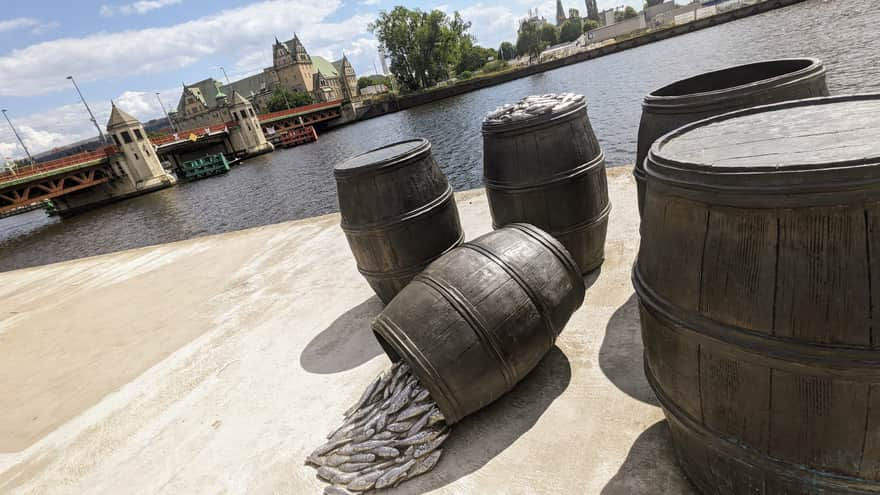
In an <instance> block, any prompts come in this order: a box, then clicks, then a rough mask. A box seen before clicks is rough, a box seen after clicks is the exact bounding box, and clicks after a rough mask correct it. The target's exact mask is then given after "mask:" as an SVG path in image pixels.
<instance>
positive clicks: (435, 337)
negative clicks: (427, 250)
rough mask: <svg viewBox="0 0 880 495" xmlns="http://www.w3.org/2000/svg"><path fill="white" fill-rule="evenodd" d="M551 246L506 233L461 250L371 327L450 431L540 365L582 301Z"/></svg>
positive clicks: (570, 270)
mask: <svg viewBox="0 0 880 495" xmlns="http://www.w3.org/2000/svg"><path fill="white" fill-rule="evenodd" d="M584 292H585V288H584V282H583V279H582V278H581V275H580V270H579V269H578V267H577V265H575V263H574V260H572V259H571V257H570V256H569V255H568V253H567V252H566V251H565V248H563V247H562V245H561V244H559V242H557V241H556V240H555V239H553V237H551V236H549V235H548V234H546V233H545V232H542V231H541V230H539V229H537V228H535V227H533V226H531V225H525V224H512V225H508V226H507V227H505V228H503V229H500V230H497V231H495V232H492V233H490V234H486V235H484V236H482V237H480V238H478V239H476V240H474V241H471V242H468V243H465V244H463V245H462V246H461V247H459V248H456V249H454V250H452V252H450V253H448V254H446V255H444V256H443V257H441V258H440V259H438V260H437V261H435V262H434V263H432V264H431V266H429V267H428V268H427V269H426V270H425V271H423V272H422V273H421V274H419V275H418V276H416V278H415V279H413V281H412V283H410V284H409V285H408V286H406V288H404V289H403V290H402V291H401V292H400V294H399V295H398V296H397V297H396V298H395V299H394V300H393V301H391V304H389V305H388V306H387V307H386V308H385V311H383V312H382V314H380V315H379V317H378V318H377V319H376V321H375V322H374V323H373V332H374V333H375V335H376V338H377V339H378V340H379V343H380V344H381V345H382V347H383V348H384V349H385V352H386V353H388V355H389V356H390V357H391V359H392V360H393V361H399V360H401V359H403V360H404V361H406V362H407V363H408V364H409V365H410V366H411V368H412V370H413V372H414V373H415V374H416V376H417V377H418V378H419V380H420V381H421V383H422V384H423V385H424V386H425V387H426V388H427V389H428V390H430V392H431V397H432V398H433V399H434V400H435V401H436V402H437V405H438V406H439V407H440V410H441V411H442V412H443V414H444V415H445V416H446V421H447V422H448V423H450V424H452V423H455V422H457V421H458V420H460V419H461V418H463V417H464V416H466V415H468V414H470V413H472V412H474V411H476V410H478V409H480V408H482V407H484V406H486V405H487V404H489V403H490V402H492V401H494V400H495V399H497V398H498V397H500V396H501V395H503V394H504V393H505V392H507V391H509V390H510V389H511V388H513V386H514V385H516V383H517V382H519V381H520V380H521V379H522V378H523V377H525V376H526V374H528V373H529V371H531V370H532V368H534V367H535V365H536V364H538V362H539V361H540V360H541V358H542V357H543V356H544V354H546V353H547V351H549V350H550V349H551V348H552V347H553V344H554V342H555V341H556V337H557V336H558V335H559V332H561V331H562V328H563V327H565V324H566V323H567V322H568V319H569V317H571V314H572V313H573V312H574V311H575V310H576V309H577V308H578V307H580V305H581V303H583V300H584Z"/></svg>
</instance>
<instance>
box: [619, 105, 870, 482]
mask: <svg viewBox="0 0 880 495" xmlns="http://www.w3.org/2000/svg"><path fill="white" fill-rule="evenodd" d="M708 142H711V146H707V144H706V143H708ZM878 143H880V95H864V96H846V97H835V98H815V99H808V100H799V101H794V102H787V103H780V104H776V105H769V106H762V107H755V108H751V109H747V110H742V111H739V112H735V113H728V114H724V115H721V116H717V117H712V118H710V119H706V120H702V121H700V122H696V123H694V124H691V125H689V126H685V127H683V128H680V129H678V130H676V131H673V132H671V133H669V134H667V135H665V136H663V137H662V138H660V139H659V140H657V142H655V143H654V146H653V148H652V149H651V152H650V154H649V155H648V159H647V161H646V162H645V163H646V165H647V166H646V168H645V171H646V173H647V178H648V188H647V194H646V198H645V199H646V203H645V206H646V208H645V214H644V221H643V223H642V243H641V249H640V251H639V258H638V261H637V263H636V267H635V269H634V272H633V285H634V287H635V290H636V293H637V294H638V296H639V302H640V305H641V317H642V335H643V337H644V340H645V374H646V375H647V377H648V381H649V383H650V384H651V386H652V387H653V389H654V391H655V392H656V393H657V397H658V399H659V400H660V403H661V404H662V406H663V409H664V410H665V412H666V417H667V419H668V420H669V426H670V429H671V431H672V441H673V443H674V444H675V446H676V449H675V450H676V454H677V455H678V457H679V460H680V464H681V466H682V467H683V468H684V469H685V471H686V472H687V475H688V478H690V479H691V480H692V481H693V482H694V483H695V484H696V485H697V486H698V487H699V488H700V489H701V490H702V491H703V493H707V494H708V493H711V494H717V495H738V494H744V493H749V494H756V495H776V494H783V493H786V494H787V493H815V494H819V493H822V494H832V493H833V494H865V493H880V435H878V432H880V348H878V342H880V341H878V337H877V335H878V333H877V330H875V329H874V328H875V325H874V322H877V321H880V299H878V297H877V295H878V293H880V289H878V288H880V257H878V253H880V144H878Z"/></svg>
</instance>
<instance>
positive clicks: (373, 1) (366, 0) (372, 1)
mask: <svg viewBox="0 0 880 495" xmlns="http://www.w3.org/2000/svg"><path fill="white" fill-rule="evenodd" d="M381 1H382V0H363V1H362V2H361V5H379V3H380V2H381Z"/></svg>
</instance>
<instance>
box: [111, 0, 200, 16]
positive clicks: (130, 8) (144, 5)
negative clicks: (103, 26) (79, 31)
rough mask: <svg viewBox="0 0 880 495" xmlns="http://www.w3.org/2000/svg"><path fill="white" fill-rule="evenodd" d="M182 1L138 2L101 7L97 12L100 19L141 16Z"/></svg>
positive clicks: (140, 0) (154, 0)
mask: <svg viewBox="0 0 880 495" xmlns="http://www.w3.org/2000/svg"><path fill="white" fill-rule="evenodd" d="M182 1H183V0H139V1H137V2H133V3H129V4H125V5H118V6H117V5H101V9H100V10H99V11H98V13H99V14H101V17H112V16H114V15H116V14H121V15H143V14H146V13H147V12H150V11H153V10H157V9H161V8H163V7H168V6H169V5H177V4H179V3H181V2H182Z"/></svg>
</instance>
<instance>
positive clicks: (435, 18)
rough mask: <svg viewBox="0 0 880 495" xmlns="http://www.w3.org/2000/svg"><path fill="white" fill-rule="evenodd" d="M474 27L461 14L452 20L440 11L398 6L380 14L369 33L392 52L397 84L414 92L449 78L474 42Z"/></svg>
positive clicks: (392, 69)
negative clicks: (465, 46) (464, 47)
mask: <svg viewBox="0 0 880 495" xmlns="http://www.w3.org/2000/svg"><path fill="white" fill-rule="evenodd" d="M470 26H471V24H470V23H469V22H465V21H464V20H463V19H462V18H461V15H460V14H459V13H458V12H455V13H454V14H453V15H452V16H451V17H450V16H448V15H446V14H445V13H444V12H442V11H440V10H432V11H430V12H422V11H421V10H419V9H414V10H410V9H408V8H406V7H401V6H397V7H394V9H392V10H391V11H390V12H386V11H382V12H380V13H379V18H378V19H377V20H376V21H375V22H372V23H370V25H369V26H368V29H369V30H370V32H371V33H373V34H375V35H376V38H378V40H379V42H380V43H382V44H383V45H385V48H386V49H387V50H388V55H389V56H390V58H391V72H392V73H393V74H394V76H395V78H396V79H397V81H398V82H399V83H400V85H401V86H402V87H403V88H405V89H407V90H411V91H414V90H417V89H421V88H428V87H431V86H434V85H435V84H436V83H437V82H439V81H442V80H445V79H448V78H449V67H455V66H457V65H458V63H459V61H460V59H461V53H462V45H463V44H464V43H465V41H468V42H472V41H473V40H472V37H471V35H470V34H468V29H470Z"/></svg>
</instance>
